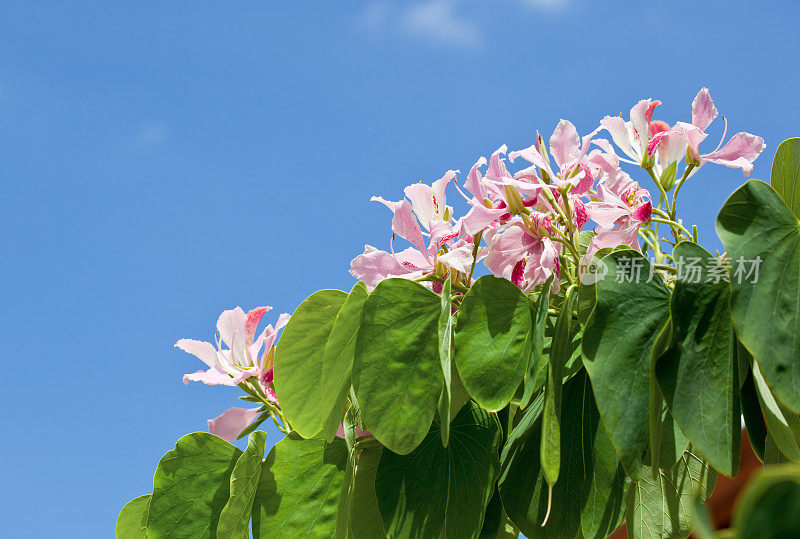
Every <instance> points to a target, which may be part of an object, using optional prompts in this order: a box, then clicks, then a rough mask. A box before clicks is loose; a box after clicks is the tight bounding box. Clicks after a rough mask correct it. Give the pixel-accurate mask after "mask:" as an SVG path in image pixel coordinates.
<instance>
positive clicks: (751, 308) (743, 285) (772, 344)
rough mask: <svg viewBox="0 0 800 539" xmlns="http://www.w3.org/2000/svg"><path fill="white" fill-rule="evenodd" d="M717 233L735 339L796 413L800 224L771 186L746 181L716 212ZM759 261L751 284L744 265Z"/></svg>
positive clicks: (799, 398)
mask: <svg viewBox="0 0 800 539" xmlns="http://www.w3.org/2000/svg"><path fill="white" fill-rule="evenodd" d="M717 234H718V235H719V237H720V239H721V240H722V243H723V244H725V248H726V249H727V250H728V258H729V259H730V261H731V274H732V275H731V277H732V278H731V287H732V290H733V293H732V295H731V314H732V315H733V321H734V323H735V324H736V330H737V333H738V335H739V339H740V340H741V341H742V343H743V344H744V345H745V346H746V347H747V349H748V350H749V351H750V352H751V353H752V354H753V357H754V358H755V360H756V361H757V362H758V364H759V366H760V367H761V372H762V373H763V374H764V379H765V380H766V381H767V384H768V385H769V387H770V389H772V391H773V392H774V393H775V396H776V397H778V399H780V400H781V401H782V402H783V403H784V404H786V405H787V406H788V407H789V408H791V409H792V410H794V411H795V412H800V361H797V358H798V357H800V223H798V221H797V218H796V217H795V216H794V215H793V214H792V212H791V211H789V208H787V207H786V204H784V202H783V201H782V200H781V198H780V197H779V196H778V194H777V193H775V191H773V190H772V188H770V186H769V185H767V184H766V183H764V182H761V181H757V180H750V181H749V182H747V183H745V184H744V185H743V186H741V187H740V188H739V189H737V190H736V191H735V192H734V193H733V194H732V195H731V196H730V198H728V200H727V202H725V205H724V206H723V207H722V210H720V213H719V216H717ZM740 260H742V261H745V263H744V264H742V267H743V271H738V270H739V261H740ZM758 260H760V264H759V265H758V280H757V281H756V282H753V281H754V275H749V276H748V275H747V272H748V270H750V269H754V267H755V263H753V264H751V263H749V262H747V261H758Z"/></svg>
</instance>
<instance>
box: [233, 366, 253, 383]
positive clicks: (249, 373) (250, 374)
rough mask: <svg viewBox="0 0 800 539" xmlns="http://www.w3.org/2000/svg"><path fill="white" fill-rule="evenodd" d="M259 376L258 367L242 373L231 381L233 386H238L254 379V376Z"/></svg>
mask: <svg viewBox="0 0 800 539" xmlns="http://www.w3.org/2000/svg"><path fill="white" fill-rule="evenodd" d="M258 375H259V369H258V367H253V368H251V369H247V370H246V371H242V372H240V373H239V374H237V375H236V376H234V377H233V378H231V380H232V381H233V385H237V386H238V385H239V384H241V383H242V382H244V381H245V380H247V379H248V378H252V377H253V376H258Z"/></svg>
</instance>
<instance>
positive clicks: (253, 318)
mask: <svg viewBox="0 0 800 539" xmlns="http://www.w3.org/2000/svg"><path fill="white" fill-rule="evenodd" d="M270 309H272V307H256V308H255V309H253V310H251V311H249V312H248V313H247V320H246V322H245V324H244V329H245V334H246V335H247V342H248V343H252V342H253V337H254V336H255V333H256V327H258V323H259V322H261V318H262V317H263V316H264V313H266V312H267V311H269V310H270Z"/></svg>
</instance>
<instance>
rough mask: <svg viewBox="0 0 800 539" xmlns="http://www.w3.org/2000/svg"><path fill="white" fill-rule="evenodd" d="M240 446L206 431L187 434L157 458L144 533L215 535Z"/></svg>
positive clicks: (173, 535)
mask: <svg viewBox="0 0 800 539" xmlns="http://www.w3.org/2000/svg"><path fill="white" fill-rule="evenodd" d="M241 454H242V451H241V450H240V449H239V448H237V447H236V446H234V445H232V444H229V443H228V442H226V441H225V440H223V439H222V438H219V437H217V436H214V435H213V434H208V433H206V432H195V433H193V434H187V435H186V436H184V437H183V438H181V439H180V440H178V443H176V444H175V449H173V450H172V451H168V452H167V453H166V454H165V455H164V456H163V457H162V458H161V460H160V461H159V463H158V468H157V469H156V473H155V477H154V478H153V496H152V497H151V498H150V510H149V512H148V517H147V537H154V538H155V537H187V538H189V537H191V538H196V537H216V536H217V522H218V521H219V516H220V513H221V512H222V508H223V507H225V504H226V503H227V501H228V495H229V494H230V478H231V472H233V468H234V466H235V465H236V461H237V460H238V458H239V456H240V455H241Z"/></svg>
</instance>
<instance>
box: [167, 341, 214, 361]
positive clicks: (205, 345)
mask: <svg viewBox="0 0 800 539" xmlns="http://www.w3.org/2000/svg"><path fill="white" fill-rule="evenodd" d="M175 348H180V349H181V350H183V351H184V352H188V353H189V354H192V355H193V356H195V357H197V358H198V359H200V361H202V362H203V363H205V364H206V365H208V366H209V367H211V368H214V367H216V366H217V365H218V360H217V349H216V348H215V347H214V345H213V344H211V343H210V342H204V341H196V340H194V339H181V340H179V341H178V342H176V343H175Z"/></svg>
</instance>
